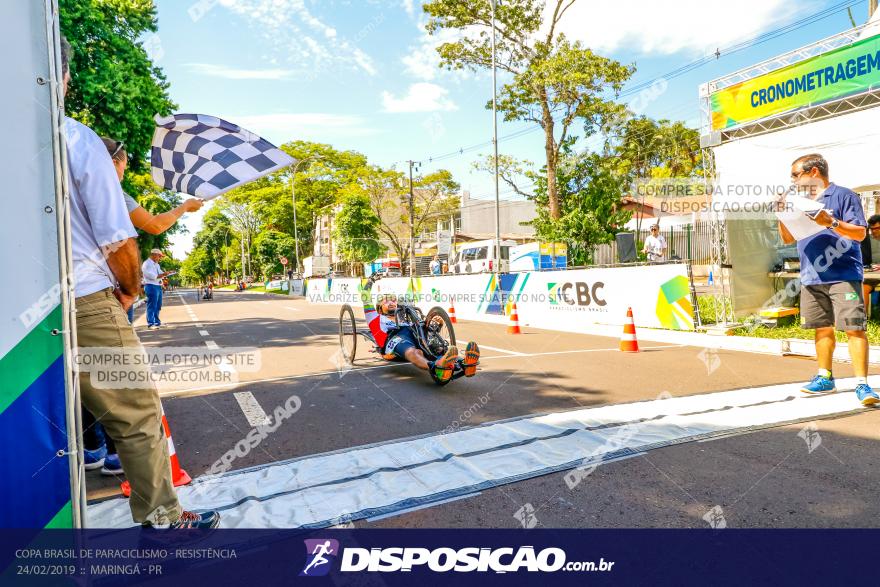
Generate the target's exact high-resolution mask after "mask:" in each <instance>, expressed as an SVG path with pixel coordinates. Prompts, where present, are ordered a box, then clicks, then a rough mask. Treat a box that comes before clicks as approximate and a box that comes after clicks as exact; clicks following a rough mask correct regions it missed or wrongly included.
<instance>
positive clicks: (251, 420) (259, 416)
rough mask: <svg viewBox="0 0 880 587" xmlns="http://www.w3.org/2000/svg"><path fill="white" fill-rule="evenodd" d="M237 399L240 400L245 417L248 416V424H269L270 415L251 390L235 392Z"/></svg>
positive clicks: (239, 403)
mask: <svg viewBox="0 0 880 587" xmlns="http://www.w3.org/2000/svg"><path fill="white" fill-rule="evenodd" d="M233 395H234V396H235V401H237V402H238V405H239V407H240V408H241V411H242V412H244V417H245V418H247V421H248V424H250V425H251V426H265V425H266V424H269V423H270V421H269V416H267V415H266V412H265V411H263V407H262V406H261V405H260V402H258V401H257V398H255V397H254V394H252V393H251V392H249V391H237V392H235V393H234V394H233Z"/></svg>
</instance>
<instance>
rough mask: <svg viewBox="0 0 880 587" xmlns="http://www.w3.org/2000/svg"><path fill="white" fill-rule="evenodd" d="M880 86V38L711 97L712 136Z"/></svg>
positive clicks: (848, 46) (748, 82)
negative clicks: (731, 128) (762, 119)
mask: <svg viewBox="0 0 880 587" xmlns="http://www.w3.org/2000/svg"><path fill="white" fill-rule="evenodd" d="M878 86H880V35H875V36H873V37H869V38H867V39H862V40H860V41H857V42H855V43H853V44H851V45H847V46H846V47H840V48H839V49H834V50H833V51H829V52H827V53H823V54H821V55H816V56H815V57H811V58H809V59H806V60H804V61H800V62H798V63H794V64H792V65H789V66H787V67H783V68H782V69H778V70H776V71H773V72H770V73H768V74H765V75H762V76H760V77H756V78H754V79H750V80H747V81H744V82H741V83H739V84H736V85H735V86H730V87H728V88H724V89H723V90H720V91H718V92H715V93H714V94H711V95H710V96H709V99H710V101H711V106H712V130H722V129H725V128H730V127H732V126H738V125H740V124H744V123H747V122H754V121H756V120H759V119H761V118H767V117H769V116H774V115H777V114H780V113H783V112H789V111H792V110H797V109H799V108H805V107H808V106H815V105H816V104H821V103H822V102H828V101H830V100H836V99H838V98H843V97H846V96H850V95H853V94H858V93H860V92H864V91H867V90H870V89H872V88H874V87H878Z"/></svg>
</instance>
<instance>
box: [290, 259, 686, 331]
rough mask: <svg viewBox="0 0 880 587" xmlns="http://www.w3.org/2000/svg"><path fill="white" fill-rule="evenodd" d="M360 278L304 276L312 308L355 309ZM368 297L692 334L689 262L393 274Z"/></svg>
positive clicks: (493, 318)
mask: <svg viewBox="0 0 880 587" xmlns="http://www.w3.org/2000/svg"><path fill="white" fill-rule="evenodd" d="M361 287H362V282H361V280H360V279H356V278H355V279H351V278H341V279H310V280H308V284H307V288H306V299H308V300H309V301H310V302H311V303H329V304H351V305H352V306H353V307H354V308H355V309H357V308H359V307H360V305H361V300H360V293H359V292H360V288H361ZM372 293H373V295H374V297H376V296H383V295H395V296H398V297H403V298H406V299H408V300H411V301H413V302H415V303H416V304H417V305H418V306H419V307H420V308H421V309H422V310H428V309H430V308H431V307H433V306H441V307H442V308H443V309H445V310H448V309H449V307H450V305H454V306H455V313H456V315H457V317H459V318H463V319H466V320H482V321H486V322H499V323H501V322H506V321H507V319H508V318H507V316H508V315H509V314H510V308H511V304H512V303H516V307H517V313H518V314H519V320H520V323H521V324H524V325H526V326H538V327H540V328H547V329H551V330H557V329H558V330H572V329H573V328H577V327H578V326H585V325H588V324H613V325H621V324H623V323H624V322H625V321H626V311H627V309H628V308H632V310H633V315H634V318H635V323H636V326H642V327H648V328H667V329H671V330H693V329H694V308H693V304H692V301H691V288H690V281H689V280H688V271H687V265H685V264H683V263H670V264H663V265H638V266H632V267H609V268H596V269H574V270H570V271H526V272H521V273H502V274H500V276H499V275H495V274H491V273H482V274H474V275H448V276H439V277H422V278H412V279H410V278H408V277H391V278H387V279H382V280H379V281H378V282H376V284H375V285H374V286H373V289H372Z"/></svg>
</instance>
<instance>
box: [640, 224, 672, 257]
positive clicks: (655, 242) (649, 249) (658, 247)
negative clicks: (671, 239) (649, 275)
mask: <svg viewBox="0 0 880 587" xmlns="http://www.w3.org/2000/svg"><path fill="white" fill-rule="evenodd" d="M642 252H643V253H645V254H646V255H647V256H648V261H651V262H654V261H662V260H663V259H664V258H665V257H666V238H665V237H664V236H663V235H662V234H660V226H659V225H657V224H655V225H654V226H652V227H651V234H649V235H648V238H646V239H645V246H644V247H642Z"/></svg>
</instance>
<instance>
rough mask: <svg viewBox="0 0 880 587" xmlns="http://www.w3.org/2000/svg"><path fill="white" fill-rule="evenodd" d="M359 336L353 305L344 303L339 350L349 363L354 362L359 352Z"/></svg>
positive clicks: (340, 314) (340, 322) (340, 318)
mask: <svg viewBox="0 0 880 587" xmlns="http://www.w3.org/2000/svg"><path fill="white" fill-rule="evenodd" d="M357 338H358V332H357V325H356V324H355V321H354V311H353V310H352V309H351V306H349V305H348V304H344V305H343V306H342V309H341V310H339V352H340V353H341V354H342V359H343V360H344V361H345V362H346V363H348V364H349V365H351V364H353V363H354V356H355V354H356V353H357Z"/></svg>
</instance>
